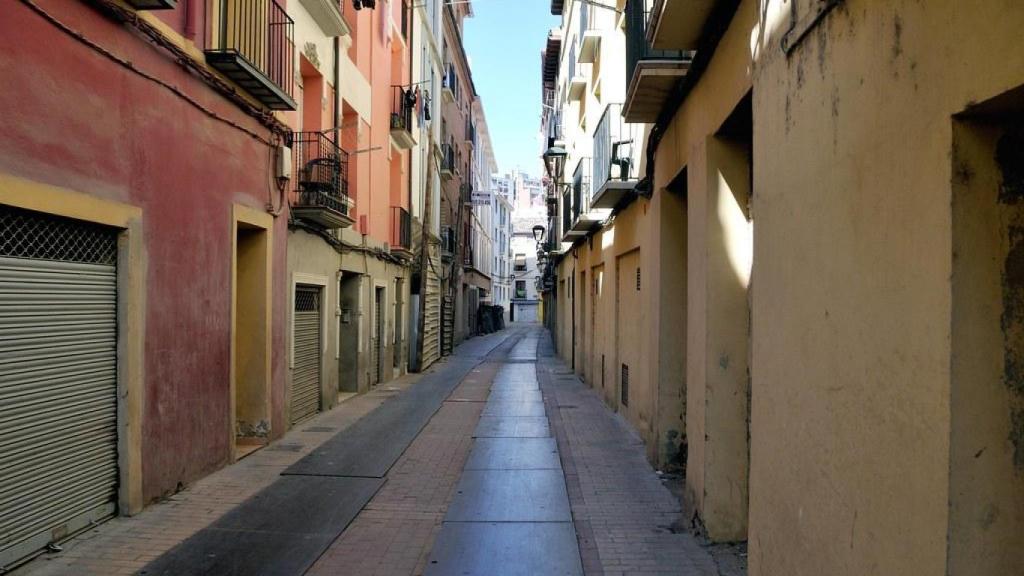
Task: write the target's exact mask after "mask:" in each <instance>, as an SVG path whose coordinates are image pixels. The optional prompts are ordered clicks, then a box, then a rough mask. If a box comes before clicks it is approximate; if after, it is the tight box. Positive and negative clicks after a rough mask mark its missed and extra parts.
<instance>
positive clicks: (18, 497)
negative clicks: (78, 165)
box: [0, 206, 118, 571]
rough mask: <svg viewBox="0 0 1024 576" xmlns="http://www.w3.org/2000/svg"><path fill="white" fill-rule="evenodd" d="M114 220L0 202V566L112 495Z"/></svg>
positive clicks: (84, 518)
mask: <svg viewBox="0 0 1024 576" xmlns="http://www.w3.org/2000/svg"><path fill="white" fill-rule="evenodd" d="M116 261H117V231H116V230H113V229H110V228H106V227H102V226H95V225H91V224H88V223H83V222H77V221H74V220H68V219H63V218H54V217H50V216H46V215H42V214H37V213H34V212H28V211H22V210H15V209H12V208H8V207H2V206H0V571H2V569H3V568H4V567H10V566H11V565H12V564H13V563H15V562H17V561H18V560H19V559H22V558H24V557H26V556H29V555H31V554H33V553H34V552H36V551H37V550H39V549H41V548H43V547H45V546H46V545H47V544H49V543H51V542H54V541H57V540H61V539H63V538H64V537H65V536H67V535H70V534H73V533H74V532H76V531H78V530H81V529H83V528H85V527H87V526H89V525H90V524H91V523H92V522H96V521H99V520H101V519H103V518H106V517H109V516H111V515H112V514H114V512H115V511H116V504H115V503H116V501H117V483H118V468H117V270H116Z"/></svg>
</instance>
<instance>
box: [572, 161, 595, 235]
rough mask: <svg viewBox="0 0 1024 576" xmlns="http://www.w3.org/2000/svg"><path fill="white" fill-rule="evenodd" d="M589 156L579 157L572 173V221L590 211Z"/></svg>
mask: <svg viewBox="0 0 1024 576" xmlns="http://www.w3.org/2000/svg"><path fill="white" fill-rule="evenodd" d="M590 164H591V162H590V158H581V159H580V163H579V164H577V165H576V171H575V172H573V175H572V223H575V222H576V220H578V219H579V217H580V214H586V213H587V212H589V211H590Z"/></svg>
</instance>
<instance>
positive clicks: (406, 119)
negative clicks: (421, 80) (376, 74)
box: [391, 86, 416, 132]
mask: <svg viewBox="0 0 1024 576" xmlns="http://www.w3.org/2000/svg"><path fill="white" fill-rule="evenodd" d="M391 94H392V96H391V129H392V130H405V131H406V132H412V117H413V112H414V111H415V110H416V93H415V92H413V91H412V90H408V89H406V88H404V87H402V86H392V87H391Z"/></svg>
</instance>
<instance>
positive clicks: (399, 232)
mask: <svg viewBox="0 0 1024 576" xmlns="http://www.w3.org/2000/svg"><path fill="white" fill-rule="evenodd" d="M391 253H392V254H398V255H399V256H405V257H410V256H412V216H411V215H410V214H409V211H408V210H406V209H405V208H402V207H401V206H392V207H391Z"/></svg>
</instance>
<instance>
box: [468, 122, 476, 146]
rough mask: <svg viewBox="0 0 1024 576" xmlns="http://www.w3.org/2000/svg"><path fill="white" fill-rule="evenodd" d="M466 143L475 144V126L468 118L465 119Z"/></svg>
mask: <svg viewBox="0 0 1024 576" xmlns="http://www.w3.org/2000/svg"><path fill="white" fill-rule="evenodd" d="M466 142H468V143H470V144H475V143H476V124H474V123H473V121H472V120H471V119H469V118H467V119H466Z"/></svg>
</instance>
